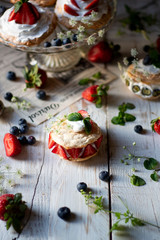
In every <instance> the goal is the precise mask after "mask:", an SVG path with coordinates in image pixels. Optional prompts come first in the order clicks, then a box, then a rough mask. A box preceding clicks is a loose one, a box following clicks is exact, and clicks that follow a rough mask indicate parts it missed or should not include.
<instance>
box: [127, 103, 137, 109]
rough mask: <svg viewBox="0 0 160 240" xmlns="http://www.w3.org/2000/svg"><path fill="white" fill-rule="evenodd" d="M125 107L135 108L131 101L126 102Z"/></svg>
mask: <svg viewBox="0 0 160 240" xmlns="http://www.w3.org/2000/svg"><path fill="white" fill-rule="evenodd" d="M126 107H127V109H130V110H132V109H135V105H134V104H133V103H126Z"/></svg>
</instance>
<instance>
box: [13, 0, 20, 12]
mask: <svg viewBox="0 0 160 240" xmlns="http://www.w3.org/2000/svg"><path fill="white" fill-rule="evenodd" d="M21 6H22V2H21V1H18V2H16V3H15V4H14V12H15V13H17V12H18V11H19V9H20V8H21Z"/></svg>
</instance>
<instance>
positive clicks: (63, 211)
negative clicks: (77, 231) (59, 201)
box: [57, 207, 71, 220]
mask: <svg viewBox="0 0 160 240" xmlns="http://www.w3.org/2000/svg"><path fill="white" fill-rule="evenodd" d="M57 214H58V217H60V218H61V219H63V220H68V219H69V218H70V216H71V211H70V209H69V208H68V207H61V208H59V209H58V212H57Z"/></svg>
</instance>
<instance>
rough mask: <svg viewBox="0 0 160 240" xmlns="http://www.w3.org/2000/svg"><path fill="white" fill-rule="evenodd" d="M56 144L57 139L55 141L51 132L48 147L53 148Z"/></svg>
mask: <svg viewBox="0 0 160 240" xmlns="http://www.w3.org/2000/svg"><path fill="white" fill-rule="evenodd" d="M55 144H56V142H55V141H53V139H52V137H51V133H50V134H49V139H48V148H49V149H51V148H52V147H53V146H54V145H55Z"/></svg>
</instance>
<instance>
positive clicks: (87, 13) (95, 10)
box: [84, 8, 98, 16]
mask: <svg viewBox="0 0 160 240" xmlns="http://www.w3.org/2000/svg"><path fill="white" fill-rule="evenodd" d="M92 11H94V12H98V8H93V9H91V10H89V11H88V12H86V13H85V14H84V16H89V15H91V13H92Z"/></svg>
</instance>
